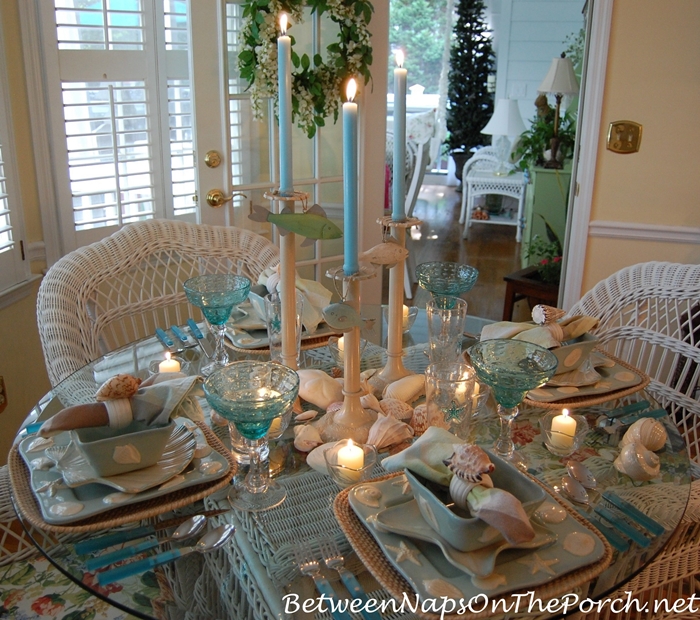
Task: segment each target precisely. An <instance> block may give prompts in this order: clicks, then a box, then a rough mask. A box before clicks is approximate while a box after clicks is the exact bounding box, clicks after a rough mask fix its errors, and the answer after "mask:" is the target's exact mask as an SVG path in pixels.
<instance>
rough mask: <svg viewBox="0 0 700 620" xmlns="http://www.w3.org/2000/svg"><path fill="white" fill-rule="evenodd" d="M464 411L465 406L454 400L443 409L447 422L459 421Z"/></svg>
mask: <svg viewBox="0 0 700 620" xmlns="http://www.w3.org/2000/svg"><path fill="white" fill-rule="evenodd" d="M463 412H464V408H463V407H458V406H457V403H456V402H455V401H454V400H453V401H452V402H451V403H450V406H449V407H448V408H447V409H443V413H444V414H445V422H449V421H450V420H457V421H459V418H460V417H462V413H463Z"/></svg>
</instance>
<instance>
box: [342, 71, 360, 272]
mask: <svg viewBox="0 0 700 620" xmlns="http://www.w3.org/2000/svg"><path fill="white" fill-rule="evenodd" d="M356 91H357V84H356V82H355V80H354V79H351V80H350V81H349V82H348V88H347V97H348V101H347V102H346V103H344V104H343V196H344V206H345V209H344V219H343V223H344V228H345V230H343V250H344V258H345V260H344V262H343V271H344V272H345V275H346V276H351V275H353V274H354V273H357V272H358V271H359V270H360V266H359V263H358V256H357V228H358V216H357V104H356V103H355V102H354V101H353V99H354V98H355V93H356Z"/></svg>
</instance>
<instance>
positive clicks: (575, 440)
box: [540, 411, 588, 456]
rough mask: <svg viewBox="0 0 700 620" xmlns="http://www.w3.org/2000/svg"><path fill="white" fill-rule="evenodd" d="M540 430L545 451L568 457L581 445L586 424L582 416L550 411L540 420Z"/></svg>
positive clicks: (586, 429) (584, 435) (585, 431)
mask: <svg viewBox="0 0 700 620" xmlns="http://www.w3.org/2000/svg"><path fill="white" fill-rule="evenodd" d="M540 429H541V430H542V434H543V435H544V445H545V446H546V448H547V450H549V451H550V452H551V453H552V454H556V455H557V456H569V455H570V454H573V453H574V452H576V450H578V449H579V448H580V447H581V446H582V445H583V440H584V439H585V438H586V434H587V433H588V423H587V422H586V418H584V417H583V416H582V415H576V414H570V413H568V412H567V413H566V414H564V413H562V412H561V411H550V412H549V413H547V414H546V415H545V416H544V417H542V418H540Z"/></svg>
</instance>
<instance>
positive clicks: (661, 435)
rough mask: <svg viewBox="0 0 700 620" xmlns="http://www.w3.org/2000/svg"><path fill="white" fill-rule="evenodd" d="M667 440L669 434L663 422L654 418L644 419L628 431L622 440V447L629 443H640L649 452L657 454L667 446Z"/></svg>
mask: <svg viewBox="0 0 700 620" xmlns="http://www.w3.org/2000/svg"><path fill="white" fill-rule="evenodd" d="M667 439H668V434H667V433H666V429H665V428H664V425H663V424H661V422H659V421H658V420H654V419H653V418H642V419H641V420H637V421H636V422H635V423H634V424H632V426H630V427H629V428H628V429H627V432H626V433H625V434H624V435H623V437H622V439H621V440H620V447H622V446H626V445H627V444H629V443H639V444H642V445H643V446H644V447H645V448H646V449H647V450H651V451H652V452H656V451H657V450H661V448H663V447H664V446H665V445H666V440H667Z"/></svg>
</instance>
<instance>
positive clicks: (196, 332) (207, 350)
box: [187, 319, 214, 358]
mask: <svg viewBox="0 0 700 620" xmlns="http://www.w3.org/2000/svg"><path fill="white" fill-rule="evenodd" d="M187 327H189V329H190V333H191V334H192V336H194V338H195V340H196V341H197V342H198V343H199V346H200V347H202V351H204V355H206V356H207V357H209V358H210V357H211V356H212V355H214V349H213V348H212V346H211V343H210V342H209V341H208V340H207V337H206V336H205V335H204V334H203V333H202V330H201V329H199V326H198V325H197V323H195V322H194V320H193V319H187Z"/></svg>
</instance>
